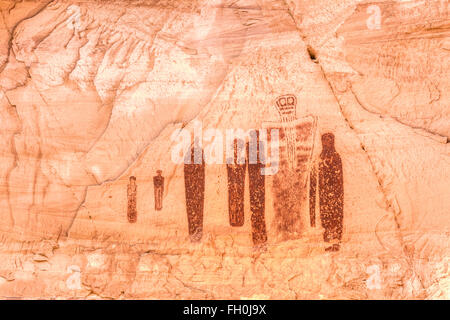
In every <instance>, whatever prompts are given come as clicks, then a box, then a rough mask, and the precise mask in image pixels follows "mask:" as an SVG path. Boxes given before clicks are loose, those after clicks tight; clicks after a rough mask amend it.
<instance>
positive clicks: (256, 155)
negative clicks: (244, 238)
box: [247, 131, 267, 246]
mask: <svg viewBox="0 0 450 320" xmlns="http://www.w3.org/2000/svg"><path fill="white" fill-rule="evenodd" d="M250 139H251V141H250V144H249V146H248V147H247V150H248V159H249V164H248V175H249V188H250V211H251V212H252V216H251V221H252V239H253V244H254V245H256V246H260V245H262V244H264V243H266V242H267V232H266V221H265V217H264V215H265V191H266V190H265V183H264V182H265V179H264V177H265V176H264V175H263V174H262V173H261V168H263V167H264V161H263V159H262V155H264V150H260V147H263V144H260V140H259V132H258V131H254V132H252V134H251V137H250ZM252 155H253V156H252Z"/></svg>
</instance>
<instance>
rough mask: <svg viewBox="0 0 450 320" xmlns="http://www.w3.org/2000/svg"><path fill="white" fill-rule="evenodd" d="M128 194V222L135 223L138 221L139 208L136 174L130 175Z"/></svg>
mask: <svg viewBox="0 0 450 320" xmlns="http://www.w3.org/2000/svg"><path fill="white" fill-rule="evenodd" d="M127 196H128V209H127V218H128V222H130V223H134V222H136V221H137V208H136V196H137V185H136V177H134V176H131V177H130V182H129V184H128V188H127Z"/></svg>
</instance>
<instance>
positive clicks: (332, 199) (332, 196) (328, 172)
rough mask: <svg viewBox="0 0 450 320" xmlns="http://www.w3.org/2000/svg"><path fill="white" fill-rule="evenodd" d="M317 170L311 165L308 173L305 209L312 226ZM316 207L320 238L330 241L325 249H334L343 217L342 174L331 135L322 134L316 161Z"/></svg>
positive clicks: (339, 235)
mask: <svg viewBox="0 0 450 320" xmlns="http://www.w3.org/2000/svg"><path fill="white" fill-rule="evenodd" d="M316 175H317V172H316V169H315V168H313V170H312V172H311V176H310V190H309V194H310V198H309V204H310V207H309V210H310V219H311V226H312V227H314V226H315V218H316V215H315V204H316V186H317V178H316ZM318 189H319V190H318V191H319V209H320V221H321V223H322V227H323V228H324V229H325V231H324V234H323V239H324V241H325V242H327V243H329V242H333V243H332V245H331V246H330V247H327V248H326V249H325V250H326V251H338V250H339V245H340V241H341V239H342V229H343V218H344V177H343V171H342V161H341V157H340V156H339V154H338V153H337V152H336V149H335V148H334V135H333V134H332V133H325V134H323V135H322V153H321V154H320V160H319V188H318Z"/></svg>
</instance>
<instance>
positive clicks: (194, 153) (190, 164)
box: [184, 141, 205, 242]
mask: <svg viewBox="0 0 450 320" xmlns="http://www.w3.org/2000/svg"><path fill="white" fill-rule="evenodd" d="M184 186H185V193H186V211H187V218H188V227H189V236H190V239H191V241H192V242H198V241H200V240H201V238H202V235H203V206H204V200H205V161H204V157H203V150H202V148H201V147H200V146H199V145H198V141H196V142H195V145H194V146H193V147H192V148H191V150H190V152H187V154H186V158H185V161H184Z"/></svg>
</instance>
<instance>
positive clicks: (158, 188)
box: [153, 170, 164, 211]
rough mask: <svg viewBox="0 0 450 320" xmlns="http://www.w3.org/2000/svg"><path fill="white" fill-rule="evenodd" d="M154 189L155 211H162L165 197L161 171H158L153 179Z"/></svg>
mask: <svg viewBox="0 0 450 320" xmlns="http://www.w3.org/2000/svg"><path fill="white" fill-rule="evenodd" d="M153 188H154V190H155V210H156V211H160V210H162V201H163V195H164V177H163V176H162V171H161V170H157V171H156V176H154V177H153Z"/></svg>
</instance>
